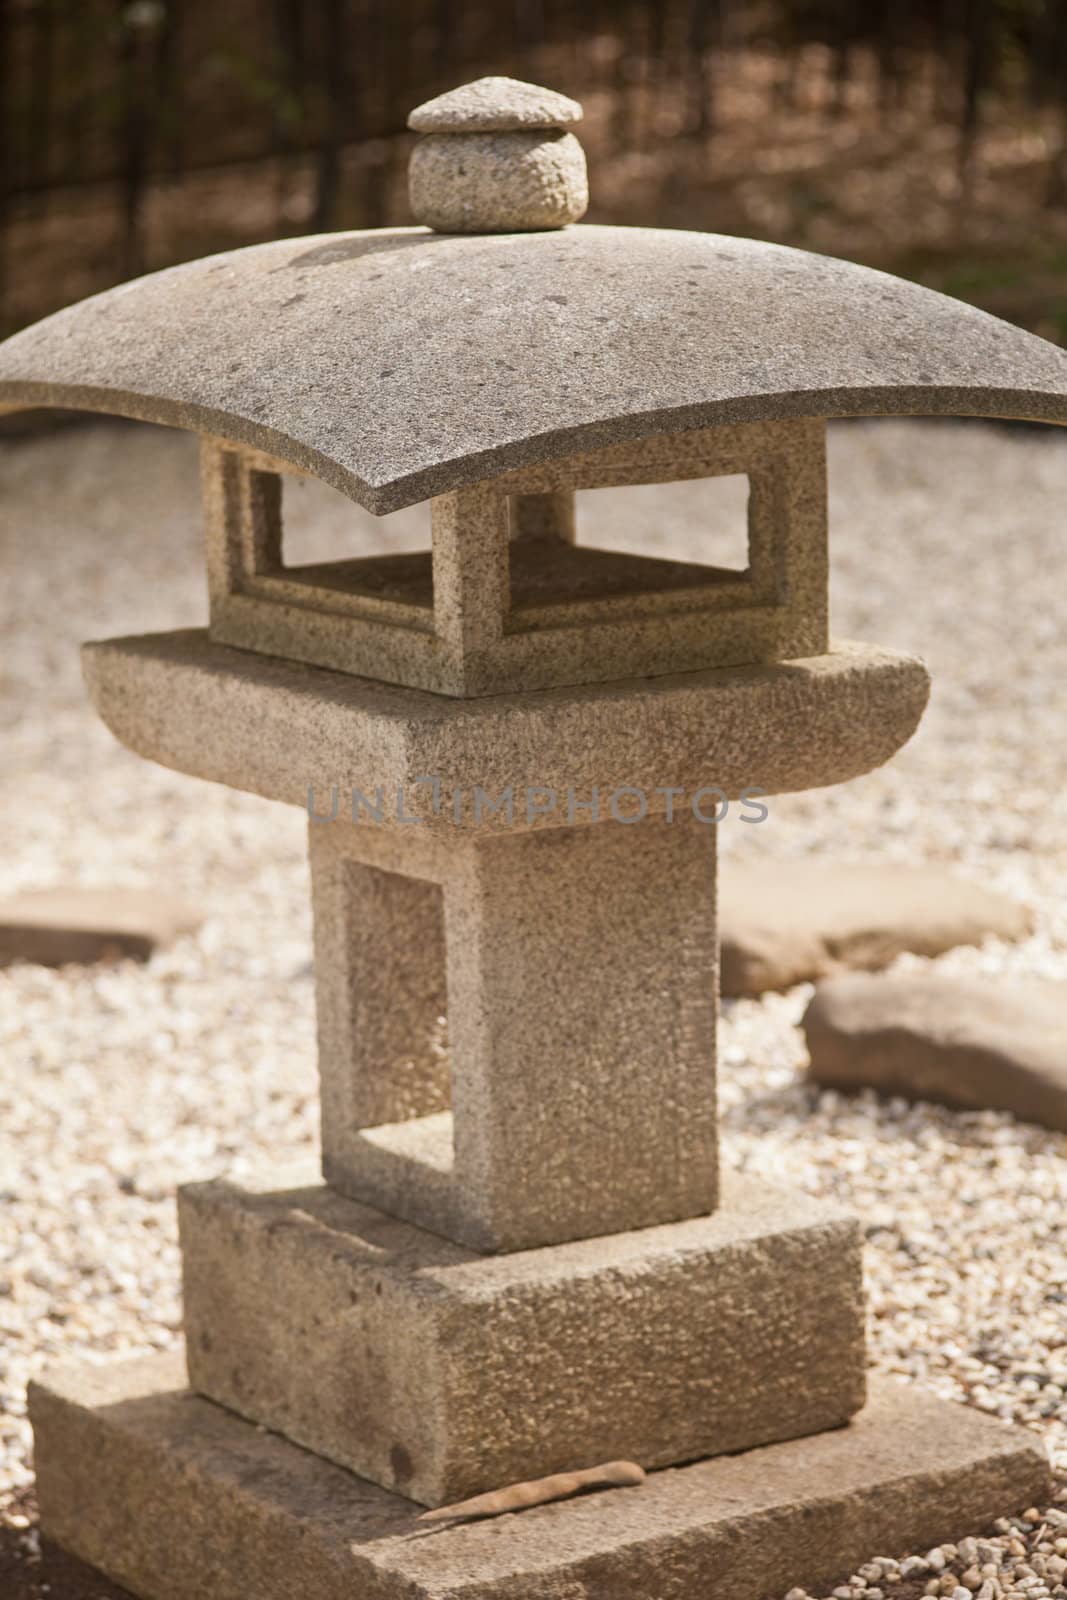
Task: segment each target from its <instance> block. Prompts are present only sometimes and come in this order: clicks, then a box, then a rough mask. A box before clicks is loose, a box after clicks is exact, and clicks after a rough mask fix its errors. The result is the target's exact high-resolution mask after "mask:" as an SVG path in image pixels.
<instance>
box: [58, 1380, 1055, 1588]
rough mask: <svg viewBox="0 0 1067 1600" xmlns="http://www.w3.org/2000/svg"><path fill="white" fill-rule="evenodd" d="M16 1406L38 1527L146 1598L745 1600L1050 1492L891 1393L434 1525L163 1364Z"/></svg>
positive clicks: (1003, 1457)
mask: <svg viewBox="0 0 1067 1600" xmlns="http://www.w3.org/2000/svg"><path fill="white" fill-rule="evenodd" d="M30 1404H31V1414H32V1417H33V1424H34V1430H35V1436H36V1455H37V1470H38V1483H39V1490H40V1498H41V1508H42V1526H43V1529H44V1532H45V1534H46V1535H47V1536H48V1537H50V1538H52V1539H54V1540H56V1541H57V1542H58V1543H59V1544H61V1545H63V1546H65V1547H66V1548H67V1549H69V1550H72V1551H73V1552H75V1553H76V1554H78V1555H79V1556H81V1557H82V1559H84V1560H87V1561H89V1562H91V1563H92V1564H93V1565H95V1566H97V1567H99V1568H101V1569H102V1570H103V1571H105V1572H106V1573H107V1574H108V1575H109V1576H110V1577H112V1578H114V1579H116V1580H117V1581H119V1582H122V1583H124V1584H126V1585H127V1586H128V1587H129V1588H130V1589H132V1590H133V1592H134V1593H135V1594H137V1595H140V1596H142V1597H144V1600H250V1597H252V1596H254V1597H255V1600H295V1597H297V1596H299V1600H460V1597H462V1600H697V1597H702V1596H716V1597H718V1596H723V1597H724V1600H725V1597H729V1600H765V1597H766V1596H768V1595H774V1594H784V1593H785V1592H786V1590H787V1589H789V1588H790V1587H791V1586H792V1585H794V1584H801V1585H803V1586H804V1587H806V1588H808V1589H809V1590H814V1591H815V1592H820V1591H822V1592H825V1590H826V1589H827V1588H828V1587H829V1586H830V1585H832V1584H833V1583H834V1582H835V1581H838V1580H839V1579H840V1578H841V1577H842V1576H844V1575H846V1574H847V1573H849V1572H852V1571H855V1569H856V1567H857V1566H858V1565H859V1564H860V1563H861V1562H862V1561H863V1560H865V1559H867V1558H869V1557H870V1556H871V1555H874V1554H876V1553H881V1554H891V1553H893V1552H897V1551H899V1552H902V1551H903V1550H904V1549H906V1548H908V1547H910V1548H912V1549H915V1548H918V1549H925V1548H927V1547H929V1546H932V1545H934V1544H939V1543H943V1542H945V1541H947V1540H949V1539H958V1538H960V1537H961V1536H962V1535H964V1534H966V1533H975V1532H979V1531H981V1530H983V1529H984V1528H986V1527H987V1526H988V1525H989V1524H990V1523H991V1522H992V1521H993V1519H994V1518H996V1517H998V1516H1001V1515H1005V1514H1009V1513H1011V1512H1013V1511H1018V1510H1021V1509H1022V1508H1023V1507H1025V1506H1029V1505H1032V1504H1034V1503H1035V1502H1037V1503H1039V1504H1040V1503H1041V1502H1042V1501H1043V1499H1044V1498H1045V1496H1046V1495H1047V1493H1048V1490H1049V1468H1048V1462H1047V1459H1046V1457H1045V1453H1044V1450H1043V1449H1042V1447H1041V1445H1040V1443H1039V1441H1038V1440H1037V1438H1036V1437H1034V1436H1033V1435H1032V1434H1028V1433H1026V1432H1024V1431H1023V1430H1021V1429H1018V1428H1009V1427H1005V1426H1004V1424H1002V1423H999V1422H994V1421H992V1420H991V1419H989V1418H988V1417H984V1416H982V1415H981V1414H980V1413H978V1412H976V1411H971V1410H968V1409H966V1408H964V1407H961V1406H956V1405H952V1404H950V1403H948V1402H946V1401H943V1400H937V1399H934V1398H932V1397H931V1396H929V1395H927V1394H924V1393H923V1392H922V1391H920V1390H917V1389H913V1388H908V1387H905V1386H903V1385H900V1384H897V1383H893V1382H881V1383H879V1384H878V1385H877V1386H876V1389H875V1393H874V1396H873V1398H872V1400H871V1402H870V1404H869V1405H868V1406H867V1407H866V1408H865V1409H864V1410H863V1411H862V1412H861V1413H860V1415H859V1416H858V1417H857V1418H856V1419H855V1420H854V1421H853V1422H852V1423H851V1424H850V1425H849V1426H848V1427H846V1428H839V1429H835V1430H833V1431H831V1432H829V1433H823V1434H819V1435H817V1436H815V1437H814V1438H810V1439H802V1440H798V1441H795V1442H793V1443H789V1444H774V1445H767V1446H765V1447H763V1448H762V1449H759V1450H752V1451H749V1452H748V1453H746V1454H744V1455H739V1456H720V1457H717V1458H716V1459H715V1460H713V1461H701V1462H697V1463H695V1464H694V1465H692V1466H688V1467H680V1468H669V1469H666V1470H664V1471H662V1472H655V1473H651V1474H650V1475H649V1477H648V1479H647V1480H646V1482H645V1483H644V1484H642V1485H640V1486H639V1487H637V1488H627V1489H608V1490H604V1491H600V1492H597V1493H594V1494H590V1495H587V1496H584V1497H582V1498H579V1499H576V1500H570V1501H562V1502H558V1503H556V1504H555V1505H545V1506H538V1507H535V1508H532V1509H530V1510H527V1511H524V1512H521V1513H517V1514H512V1515H509V1516H504V1517H498V1518H493V1519H491V1520H489V1521H487V1522H473V1523H465V1524H443V1525H439V1526H438V1527H436V1528H428V1527H427V1525H426V1524H420V1523H419V1522H418V1520H417V1516H418V1512H419V1507H418V1506H417V1505H415V1504H413V1503H412V1502H411V1501H410V1500H405V1499H402V1498H401V1497H400V1496H399V1495H396V1494H392V1493H389V1492H388V1491H387V1490H385V1489H379V1488H377V1487H375V1485H373V1484H370V1483H367V1482H366V1481H365V1480H364V1479H362V1478H357V1477H354V1476H353V1475H352V1474H351V1473H349V1472H346V1471H344V1470H343V1469H342V1468H340V1467H335V1466H332V1465H331V1464H330V1463H329V1462H327V1461H324V1460H322V1459H320V1458H319V1457H318V1456H315V1455H312V1454H310V1453H309V1452H308V1451H306V1450H300V1449H298V1448H297V1447H296V1446H295V1445H291V1444H288V1443H286V1441H285V1440H284V1439H282V1438H280V1437H279V1436H278V1435H277V1434H272V1433H268V1432H266V1431H264V1430H261V1429H257V1428H256V1427H254V1426H253V1425H251V1424H250V1423H247V1422H242V1421H240V1420H239V1419H238V1418H237V1417H235V1416H233V1415H232V1414H231V1413H230V1412H228V1411H225V1410H223V1408H222V1407H221V1406H216V1405H213V1404H212V1403H211V1402H210V1401H207V1400H201V1399H199V1398H198V1397H197V1396H196V1395H193V1394H191V1393H190V1392H189V1390H188V1389H187V1388H186V1387H185V1378H184V1370H183V1366H182V1362H181V1359H180V1357H179V1356H177V1355H166V1356H156V1357H151V1358H149V1359H148V1360H147V1361H138V1362H133V1363H129V1364H123V1365H118V1366H112V1367H103V1368H101V1367H96V1368H87V1369H84V1370H82V1371H80V1372H67V1373H65V1374H57V1375H55V1376H53V1377H52V1378H50V1379H48V1380H47V1381H45V1382H43V1383H40V1384H36V1385H34V1387H33V1388H32V1390H31V1400H30Z"/></svg>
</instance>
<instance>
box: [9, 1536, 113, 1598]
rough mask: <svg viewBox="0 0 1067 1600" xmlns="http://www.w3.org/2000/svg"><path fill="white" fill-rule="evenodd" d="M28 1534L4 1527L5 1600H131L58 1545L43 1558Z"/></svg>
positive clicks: (47, 1549) (46, 1548) (49, 1547)
mask: <svg viewBox="0 0 1067 1600" xmlns="http://www.w3.org/2000/svg"><path fill="white" fill-rule="evenodd" d="M27 1532H28V1530H26V1529H24V1528H11V1527H4V1526H0V1595H3V1597H4V1600H131V1596H130V1595H129V1593H128V1591H127V1590H125V1589H120V1588H118V1587H117V1586H116V1585H115V1584H113V1583H109V1582H108V1580H107V1579H106V1578H103V1577H101V1576H100V1574H99V1573H98V1572H94V1571H93V1569H92V1567H87V1566H85V1565H83V1563H82V1562H80V1561H75V1559H74V1557H73V1556H68V1555H67V1554H65V1552H64V1551H62V1550H57V1549H56V1548H55V1546H54V1545H49V1544H45V1545H44V1546H43V1548H42V1550H41V1553H40V1554H37V1553H36V1551H35V1550H34V1549H33V1548H32V1546H31V1545H30V1544H29V1542H28V1541H27Z"/></svg>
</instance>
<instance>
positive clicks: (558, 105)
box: [408, 78, 589, 233]
mask: <svg viewBox="0 0 1067 1600" xmlns="http://www.w3.org/2000/svg"><path fill="white" fill-rule="evenodd" d="M581 116H582V108H581V106H580V105H579V104H578V102H577V101H576V100H569V99H568V98H567V97H566V95H562V94H556V93H555V92H554V91H553V90H551V89H542V88H539V87H538V86H537V85H536V84H533V83H520V82H519V81H518V80H517V79H516V78H479V79H478V80H477V81H476V82H475V83H467V84H464V85H463V86H462V87H461V88H459V89H453V90H451V92H450V93H448V94H442V95H438V96H437V98H436V99H435V100H427V101H426V103H425V104H424V105H421V106H416V108H415V110H414V111H413V112H412V113H411V115H410V116H409V118H408V127H409V128H414V129H415V131H416V132H418V133H422V134H423V135H424V137H423V138H422V139H420V140H419V142H418V144H417V145H416V146H415V149H414V151H413V152H412V156H411V164H410V166H409V169H408V188H409V193H410V197H411V210H412V213H413V215H414V218H415V221H416V222H421V223H424V224H425V225H426V226H427V227H429V228H433V229H435V230H436V231H437V232H438V233H520V232H530V231H533V230H536V229H540V228H562V227H565V226H566V224H567V223H568V222H577V220H578V218H579V217H581V216H582V215H584V213H585V209H586V207H587V205H588V204H589V187H588V182H587V179H586V170H585V152H584V151H583V150H582V147H581V145H580V144H579V143H578V140H577V139H576V138H575V137H574V135H573V134H572V133H568V132H567V131H566V130H567V128H568V127H569V126H570V125H571V124H573V123H575V122H579V121H580V120H581Z"/></svg>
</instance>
